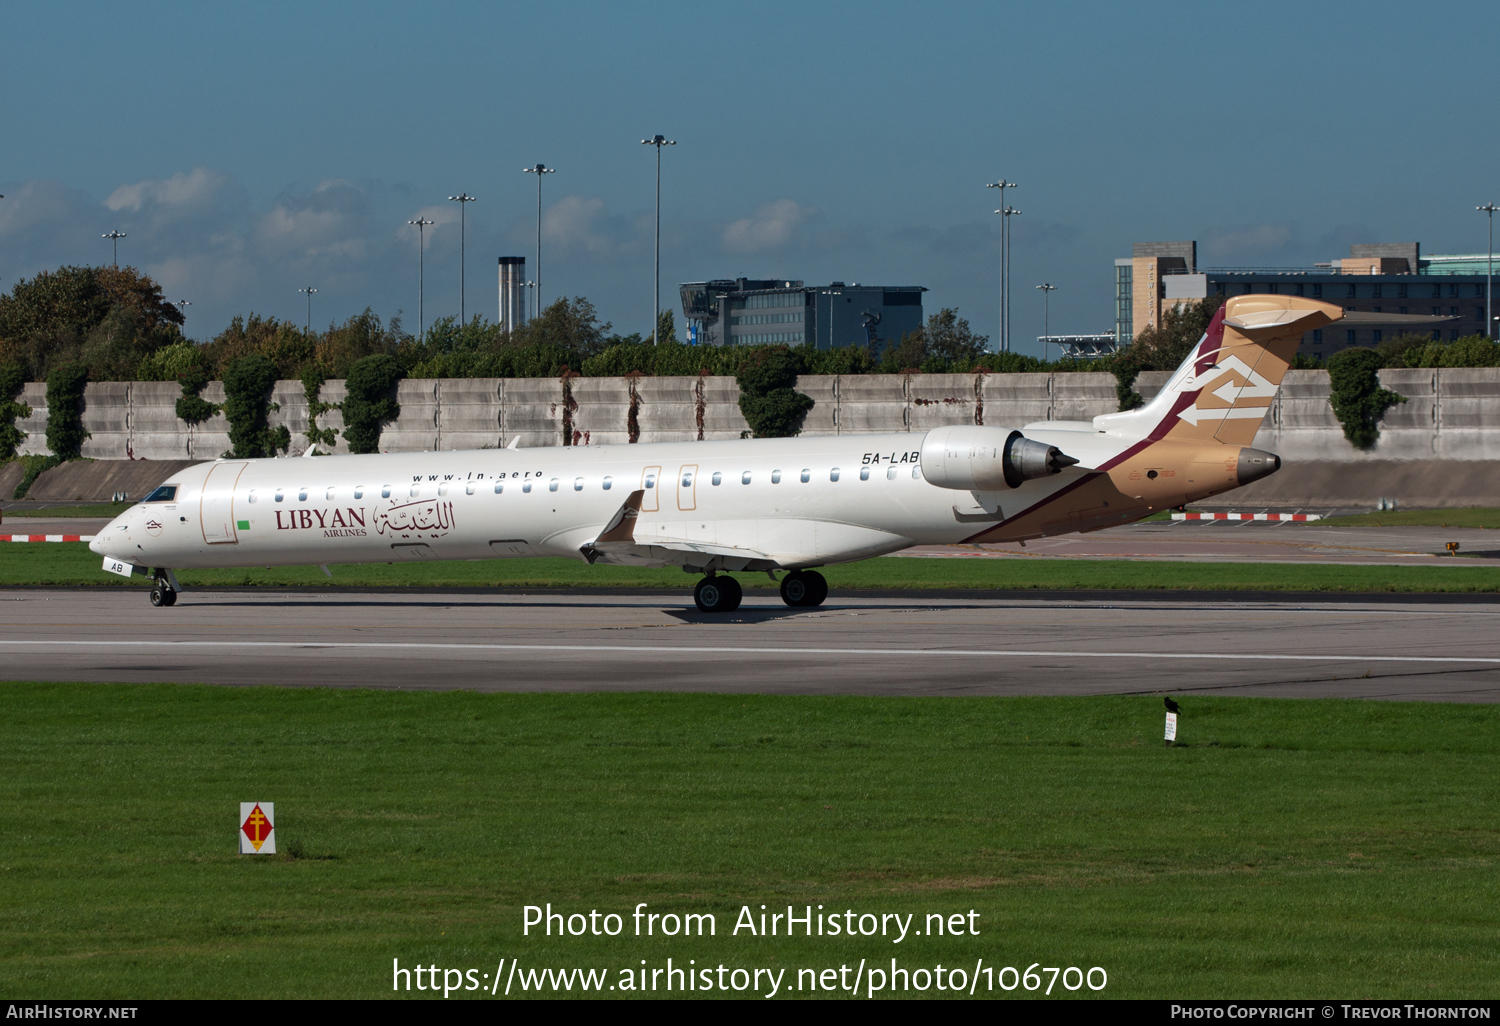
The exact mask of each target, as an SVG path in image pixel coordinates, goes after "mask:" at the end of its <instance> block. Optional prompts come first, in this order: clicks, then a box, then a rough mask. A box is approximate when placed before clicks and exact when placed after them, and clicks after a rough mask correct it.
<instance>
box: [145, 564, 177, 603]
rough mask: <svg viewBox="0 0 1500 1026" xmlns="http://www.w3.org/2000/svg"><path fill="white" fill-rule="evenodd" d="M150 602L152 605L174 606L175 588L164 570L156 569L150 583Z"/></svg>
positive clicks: (175, 599)
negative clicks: (153, 578) (154, 576)
mask: <svg viewBox="0 0 1500 1026" xmlns="http://www.w3.org/2000/svg"><path fill="white" fill-rule="evenodd" d="M151 604H152V605H153V606H175V605H176V604H177V589H176V588H174V587H172V580H171V578H169V577H168V576H167V575H166V572H165V571H162V570H158V571H157V572H156V579H155V580H154V581H153V582H152V584H151Z"/></svg>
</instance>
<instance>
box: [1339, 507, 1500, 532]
mask: <svg viewBox="0 0 1500 1026" xmlns="http://www.w3.org/2000/svg"><path fill="white" fill-rule="evenodd" d="M1312 523H1313V524H1314V525H1321V526H1323V527H1482V528H1488V529H1490V530H1494V529H1496V528H1500V509H1485V508H1482V507H1478V506H1473V507H1465V508H1462V509H1403V510H1392V511H1391V512H1389V513H1358V514H1355V515H1354V516H1348V517H1329V518H1327V519H1326V520H1315V521H1313V522H1312Z"/></svg>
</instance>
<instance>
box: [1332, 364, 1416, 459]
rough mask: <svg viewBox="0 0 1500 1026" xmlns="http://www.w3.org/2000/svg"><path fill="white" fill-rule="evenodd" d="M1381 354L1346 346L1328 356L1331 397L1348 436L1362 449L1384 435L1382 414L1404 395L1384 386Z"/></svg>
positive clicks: (1335, 413) (1336, 414)
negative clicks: (1382, 386)
mask: <svg viewBox="0 0 1500 1026" xmlns="http://www.w3.org/2000/svg"><path fill="white" fill-rule="evenodd" d="M1380 367H1381V359H1380V354H1379V353H1377V352H1375V350H1373V349H1363V348H1354V349H1345V350H1342V351H1341V352H1337V353H1334V354H1333V355H1332V356H1331V357H1329V358H1328V385H1329V397H1328V401H1329V403H1330V404H1331V405H1332V406H1333V415H1334V416H1335V417H1337V418H1338V419H1339V423H1340V424H1342V425H1343V426H1344V437H1345V438H1347V439H1348V440H1349V441H1350V442H1352V443H1353V444H1354V445H1356V446H1358V447H1359V448H1361V449H1368V448H1370V447H1371V446H1373V445H1374V444H1375V442H1376V440H1377V439H1379V437H1380V428H1379V426H1378V425H1379V423H1380V418H1381V417H1383V416H1385V411H1386V410H1388V409H1390V408H1391V407H1392V406H1395V405H1397V404H1398V403H1404V402H1406V399H1405V397H1404V396H1401V395H1398V394H1397V393H1395V392H1392V391H1391V390H1390V389H1386V388H1381V387H1380V377H1379V373H1380Z"/></svg>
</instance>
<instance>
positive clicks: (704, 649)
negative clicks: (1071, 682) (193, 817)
mask: <svg viewBox="0 0 1500 1026" xmlns="http://www.w3.org/2000/svg"><path fill="white" fill-rule="evenodd" d="M0 645H9V646H12V647H25V648H50V649H67V648H78V647H81V646H89V647H95V648H114V649H120V648H288V649H317V648H333V649H345V650H347V649H355V650H359V649H370V650H390V649H399V650H425V651H446V652H453V651H474V652H571V653H575V654H578V653H588V652H642V653H646V654H650V655H792V656H809V655H826V656H970V657H972V656H995V657H1004V656H1011V657H1014V656H1023V657H1031V658H1043V659H1178V660H1182V659H1207V660H1212V661H1215V662H1236V661H1239V662H1277V663H1284V662H1293V663H1326V662H1338V663H1443V664H1454V663H1460V664H1462V663H1468V664H1474V663H1479V664H1486V665H1500V657H1486V656H1406V655H1284V654H1266V653H1260V652H1070V651H1058V650H1040V649H964V648H749V647H730V646H695V645H488V644H470V643H464V642H454V643H451V644H449V643H443V642H429V641H7V640H0Z"/></svg>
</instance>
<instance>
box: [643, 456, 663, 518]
mask: <svg viewBox="0 0 1500 1026" xmlns="http://www.w3.org/2000/svg"><path fill="white" fill-rule="evenodd" d="M660 485H661V468H660V467H647V468H646V469H645V470H643V471H641V490H642V491H644V492H645V493H646V494H645V495H643V496H642V497H641V512H642V513H655V512H656V511H657V510H659V509H661V487H660Z"/></svg>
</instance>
